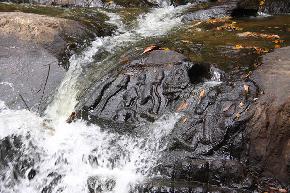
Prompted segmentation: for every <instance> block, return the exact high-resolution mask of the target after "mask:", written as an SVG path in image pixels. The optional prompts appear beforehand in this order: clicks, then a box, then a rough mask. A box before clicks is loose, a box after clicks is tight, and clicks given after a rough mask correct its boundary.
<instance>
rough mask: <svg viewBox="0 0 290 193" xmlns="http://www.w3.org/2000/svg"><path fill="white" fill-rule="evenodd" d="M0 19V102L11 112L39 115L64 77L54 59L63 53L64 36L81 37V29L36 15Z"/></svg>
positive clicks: (77, 25) (1, 14) (65, 44)
mask: <svg viewBox="0 0 290 193" xmlns="http://www.w3.org/2000/svg"><path fill="white" fill-rule="evenodd" d="M0 16H1V17H0V25H1V29H0V34H1V37H0V42H1V46H0V50H1V58H0V67H1V72H0V77H1V78H0V88H1V90H4V91H5V92H1V93H0V100H3V101H5V103H6V105H8V107H9V108H12V109H21V108H26V109H29V110H34V111H37V112H43V111H44V109H45V107H46V106H47V104H48V102H49V101H50V100H51V99H52V97H53V94H54V93H55V90H56V88H57V87H58V85H59V84H60V82H61V81H62V79H63V77H64V74H65V70H64V68H62V67H61V66H59V65H58V59H57V57H59V56H61V55H62V54H63V53H64V52H65V50H66V47H67V40H66V39H65V36H78V35H80V36H81V35H83V34H84V33H85V31H84V27H82V26H81V25H80V24H78V23H77V22H75V21H70V20H66V19H59V18H52V17H47V16H41V15H36V14H25V13H0Z"/></svg>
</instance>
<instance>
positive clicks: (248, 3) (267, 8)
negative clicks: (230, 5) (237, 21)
mask: <svg viewBox="0 0 290 193" xmlns="http://www.w3.org/2000/svg"><path fill="white" fill-rule="evenodd" d="M258 11H260V12H264V13H267V14H286V13H290V1H288V0H263V1H262V0H240V1H239V2H238V4H237V7H236V9H234V10H233V12H232V16H234V17H241V16H248V15H256V14H257V12H258Z"/></svg>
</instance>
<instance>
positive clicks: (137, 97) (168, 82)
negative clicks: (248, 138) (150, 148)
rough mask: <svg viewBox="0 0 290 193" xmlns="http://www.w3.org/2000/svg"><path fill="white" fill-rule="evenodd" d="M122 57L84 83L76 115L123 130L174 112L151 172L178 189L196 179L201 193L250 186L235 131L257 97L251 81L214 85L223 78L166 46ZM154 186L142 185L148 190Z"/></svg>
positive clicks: (240, 129) (241, 140) (240, 131)
mask: <svg viewBox="0 0 290 193" xmlns="http://www.w3.org/2000/svg"><path fill="white" fill-rule="evenodd" d="M122 62H123V65H122V66H121V67H120V68H119V69H118V70H114V71H113V72H111V73H109V74H108V75H106V76H104V77H103V78H102V79H101V80H100V81H97V82H96V83H94V84H92V87H91V88H90V89H89V93H88V94H87V95H85V97H83V99H81V101H80V103H79V105H78V107H77V109H78V116H80V117H82V118H84V119H86V120H88V121H89V122H91V123H97V124H99V125H100V123H102V122H104V120H110V122H115V123H116V124H119V128H120V127H122V126H124V127H126V128H127V132H130V133H132V129H134V127H131V128H130V129H128V127H127V126H126V125H124V124H125V123H126V124H130V125H136V124H139V123H143V124H144V123H145V124H146V123H149V124H150V122H154V121H155V120H157V119H158V118H159V117H161V116H162V115H164V114H166V113H179V114H180V115H181V116H182V117H181V118H180V119H179V121H178V122H177V123H176V124H175V127H174V128H173V130H172V131H171V133H170V135H169V136H166V137H165V139H164V141H165V142H166V143H167V148H166V149H164V150H163V151H162V152H160V154H161V157H160V159H159V160H158V164H156V167H154V168H152V174H153V175H154V174H158V175H159V176H160V175H161V176H162V177H163V178H162V180H164V179H167V180H169V181H171V182H172V181H174V183H175V184H177V186H180V187H183V188H188V187H190V186H192V185H188V184H189V183H190V182H192V181H197V182H200V183H205V184H207V185H208V186H207V187H199V186H195V188H197V187H199V188H200V189H201V190H202V191H206V190H209V189H210V188H209V189H208V187H209V186H211V185H212V186H219V187H227V188H226V189H228V190H233V189H237V188H245V189H246V190H248V191H250V190H251V188H252V185H253V183H252V181H253V180H252V178H250V175H249V174H248V172H247V169H246V168H245V167H244V163H245V162H246V161H247V157H245V156H244V155H243V148H244V137H243V134H244V129H245V123H246V122H247V121H248V120H249V118H250V116H249V115H251V114H249V109H250V108H251V104H252V103H253V101H254V100H255V97H256V94H257V91H256V86H255V85H254V84H253V82H251V81H244V80H235V81H229V80H226V79H225V80H224V81H223V82H219V80H220V78H226V77H224V76H225V75H224V74H223V72H221V71H220V70H218V69H215V68H213V67H211V66H210V65H208V64H198V63H193V62H190V61H188V60H187V59H186V58H185V57H184V56H183V55H181V54H179V53H177V52H175V51H170V50H169V51H168V50H154V51H151V52H148V53H144V54H142V53H141V54H135V56H134V57H130V56H129V57H128V56H126V57H123V58H122ZM124 63H125V64H124ZM120 123H122V124H120ZM107 126H108V127H110V125H107ZM115 131H117V130H115ZM122 131H123V130H121V129H120V131H119V132H122ZM134 131H135V132H137V133H138V129H136V130H134ZM117 132H118V131H117ZM248 181H249V183H248ZM178 182H187V183H185V184H184V183H181V184H178ZM169 183H170V182H169ZM148 186H150V185H148ZM158 186H159V185H156V184H155V185H153V187H151V188H150V187H149V189H150V191H152V192H154V188H157V187H158ZM217 189H218V188H217ZM221 191H222V190H221ZM164 192H166V191H164ZM229 192H231V191H229Z"/></svg>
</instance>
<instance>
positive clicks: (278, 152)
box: [247, 47, 290, 186]
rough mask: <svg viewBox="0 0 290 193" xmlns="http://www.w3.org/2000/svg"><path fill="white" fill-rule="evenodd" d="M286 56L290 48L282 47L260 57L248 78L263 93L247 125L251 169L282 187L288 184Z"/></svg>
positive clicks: (289, 65)
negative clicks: (258, 64)
mask: <svg viewBox="0 0 290 193" xmlns="http://www.w3.org/2000/svg"><path fill="white" fill-rule="evenodd" d="M289 55H290V47H285V48H281V49H277V50H275V51H274V52H272V53H269V54H267V55H265V56H264V57H263V65H262V66H261V67H259V68H258V70H256V71H255V73H254V74H253V76H252V78H253V79H254V80H255V82H256V83H257V85H258V86H259V87H260V89H261V92H262V93H263V94H262V95H261V96H260V98H259V100H258V102H257V103H256V104H255V107H254V108H253V111H254V112H253V113H254V116H253V118H252V119H251V121H250V122H249V124H248V126H247V132H248V133H249V141H250V151H249V156H250V165H251V166H252V168H251V169H252V170H254V171H256V172H257V171H258V172H259V174H260V176H259V178H262V177H268V178H269V177H272V178H276V179H278V180H279V181H280V182H282V184H283V183H284V185H287V184H288V185H289V182H290V170H289V168H290V84H289V82H290V76H289V75H290V58H289ZM268 186H271V185H270V184H268ZM272 186H273V185H272Z"/></svg>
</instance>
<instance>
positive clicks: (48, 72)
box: [38, 62, 52, 110]
mask: <svg viewBox="0 0 290 193" xmlns="http://www.w3.org/2000/svg"><path fill="white" fill-rule="evenodd" d="M51 64H52V62H51V63H49V64H48V71H47V75H46V79H45V83H44V86H43V90H42V95H41V98H40V101H39V102H40V103H41V101H42V99H43V95H44V91H45V88H46V85H47V81H48V77H49V74H50V65H51ZM39 108H40V105H39V106H38V110H39Z"/></svg>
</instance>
